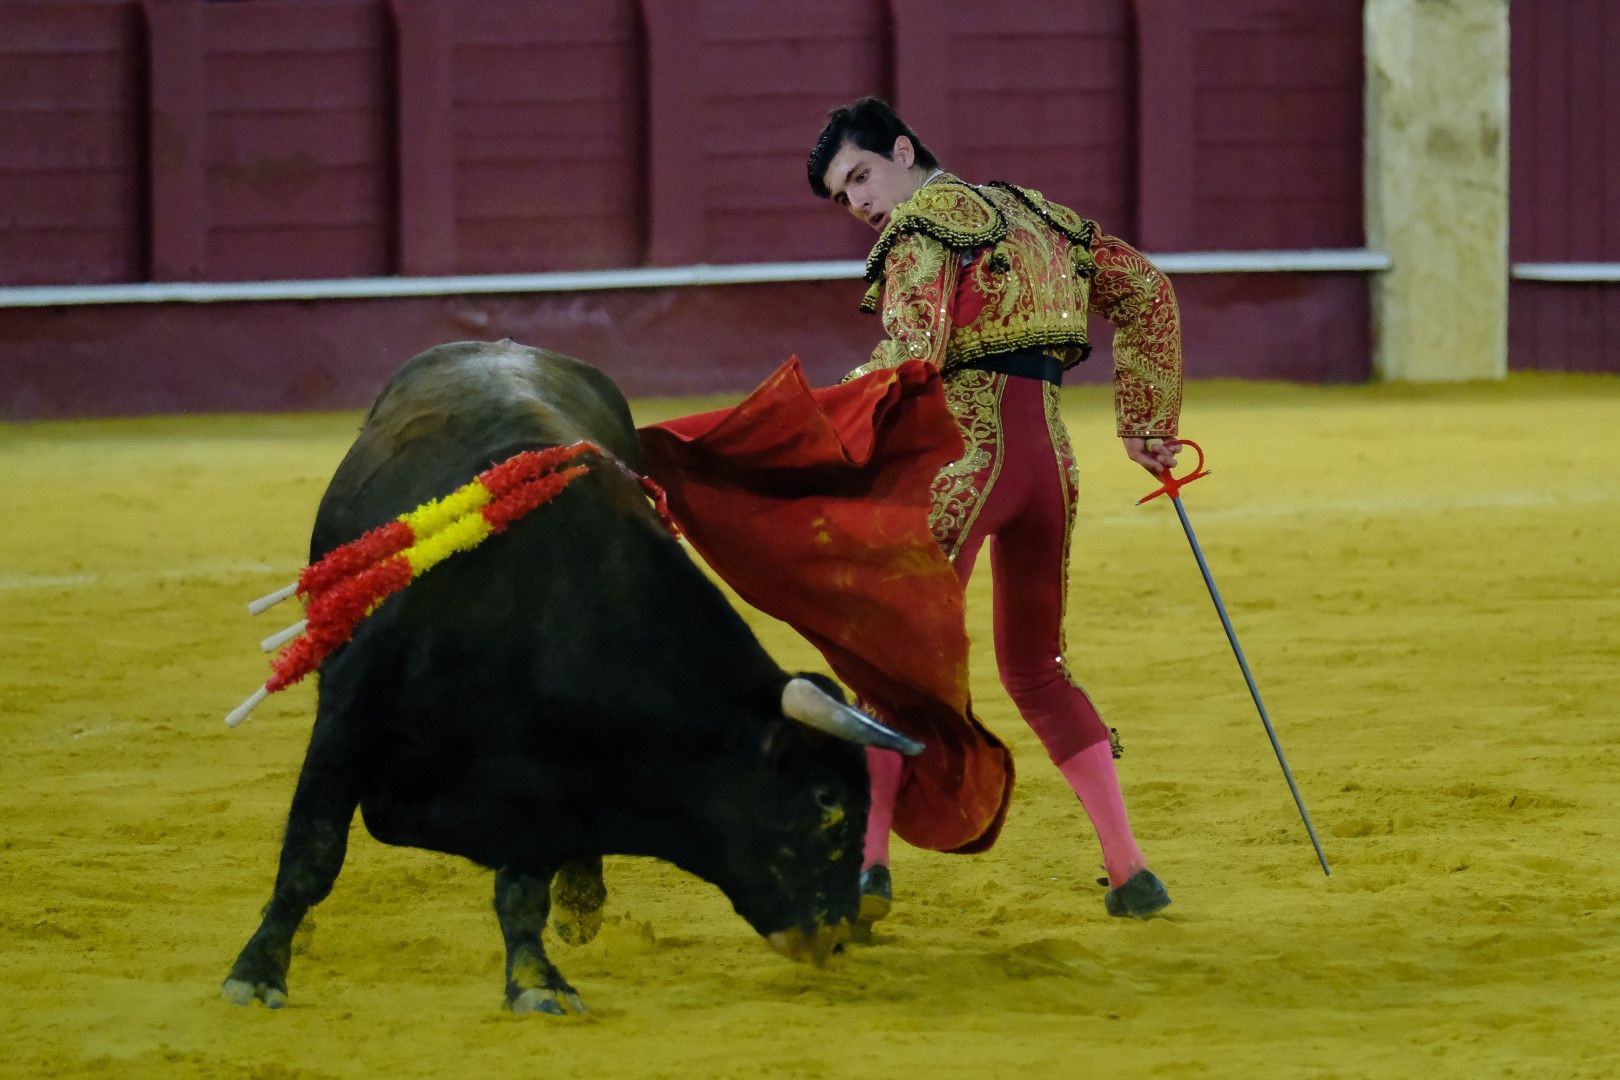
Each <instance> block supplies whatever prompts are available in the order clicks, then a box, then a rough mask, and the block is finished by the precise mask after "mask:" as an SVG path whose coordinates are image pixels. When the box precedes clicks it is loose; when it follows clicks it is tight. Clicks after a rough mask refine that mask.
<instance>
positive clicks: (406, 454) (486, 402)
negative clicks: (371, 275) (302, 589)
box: [310, 340, 639, 561]
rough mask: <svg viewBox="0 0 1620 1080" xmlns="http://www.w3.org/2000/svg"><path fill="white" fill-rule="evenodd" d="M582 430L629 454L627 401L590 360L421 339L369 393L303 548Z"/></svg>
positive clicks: (633, 457)
mask: <svg viewBox="0 0 1620 1080" xmlns="http://www.w3.org/2000/svg"><path fill="white" fill-rule="evenodd" d="M580 439H587V440H590V441H592V442H594V443H596V444H598V445H599V446H602V447H603V448H604V449H606V450H608V451H609V452H611V453H613V454H615V455H616V456H618V457H619V459H620V460H622V461H624V462H625V463H626V464H629V465H630V466H631V467H632V468H634V467H636V466H637V462H638V459H639V447H638V444H637V440H636V433H635V427H634V424H633V422H632V420H631V417H630V409H629V406H628V405H627V404H626V403H625V400H624V396H623V394H621V393H620V392H619V389H618V387H616V386H615V385H614V384H613V382H612V381H611V380H610V379H608V377H607V376H606V375H604V374H603V373H602V372H601V371H599V370H598V369H596V368H595V367H592V366H591V365H589V364H587V363H585V362H584V361H581V360H576V359H574V358H572V357H568V356H564V355H562V354H560V353H554V352H548V351H546V350H542V349H535V348H531V347H529V346H527V345H519V344H517V343H516V342H513V341H510V340H507V341H498V342H478V341H463V342H454V343H451V344H448V345H440V346H437V347H435V348H432V349H429V350H427V351H426V352H423V353H421V354H419V355H417V356H415V357H413V358H412V359H411V360H410V361H408V362H407V363H406V364H405V365H404V366H403V367H402V368H400V370H399V371H398V373H396V374H395V375H394V377H393V378H392V379H391V380H390V381H389V383H388V385H387V386H385V387H384V388H383V391H382V393H381V394H379V395H378V397H377V400H376V402H375V403H374V404H373V405H372V407H371V411H370V413H369V414H367V416H366V421H365V424H364V426H363V427H362V428H361V430H360V434H359V436H358V437H357V438H356V439H355V442H354V445H353V446H352V447H350V449H349V452H348V454H347V455H345V457H344V459H343V461H342V463H341V464H340V465H339V466H338V469H337V471H336V473H335V474H334V475H333V477H332V482H331V484H330V485H328V487H327V491H326V494H325V496H324V497H323V498H322V500H321V505H320V509H319V510H318V511H317V514H316V522H315V530H314V534H313V536H312V537H311V544H310V558H311V560H312V561H313V560H314V559H316V558H319V557H320V556H321V555H324V554H325V553H326V552H327V551H329V550H331V549H332V548H334V547H337V546H338V545H340V544H343V543H346V542H347V541H349V540H352V539H354V538H355V537H357V536H359V535H361V534H362V533H364V532H365V531H366V530H368V529H371V528H374V527H376V526H377V525H380V524H382V523H384V522H386V521H388V520H390V519H392V518H393V517H395V516H397V515H399V514H401V513H405V512H407V511H409V510H411V509H413V508H415V507H417V506H420V505H421V504H422V503H425V502H427V501H428V500H430V499H435V498H440V497H442V496H444V495H446V494H448V493H449V492H451V491H453V490H455V489H456V488H457V487H459V486H461V485H462V484H465V483H466V482H468V481H469V480H471V479H472V478H473V477H475V476H477V475H478V474H479V473H480V472H482V471H483V470H485V469H487V468H488V467H489V466H490V465H492V464H494V463H495V462H497V461H501V460H504V459H505V458H507V457H509V456H511V455H512V454H515V453H518V452H520V451H522V450H527V449H533V448H536V447H543V446H556V445H562V444H566V443H571V442H575V441H578V440H580Z"/></svg>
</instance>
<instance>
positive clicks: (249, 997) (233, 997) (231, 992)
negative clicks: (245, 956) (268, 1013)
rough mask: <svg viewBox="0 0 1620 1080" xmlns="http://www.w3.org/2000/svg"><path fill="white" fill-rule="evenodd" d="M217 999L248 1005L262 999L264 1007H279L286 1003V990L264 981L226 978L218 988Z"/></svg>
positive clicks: (233, 1003)
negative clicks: (254, 981) (255, 982)
mask: <svg viewBox="0 0 1620 1080" xmlns="http://www.w3.org/2000/svg"><path fill="white" fill-rule="evenodd" d="M219 1000H221V1001H223V1002H226V1003H228V1004H231V1005H249V1004H252V1003H253V1002H254V1001H255V1000H257V1001H262V1002H264V1004H265V1007H266V1008H270V1009H279V1008H281V1007H282V1006H283V1005H285V1004H287V991H285V990H279V989H277V988H276V987H274V986H269V985H267V984H265V983H259V984H258V985H256V986H255V985H254V984H253V983H250V982H246V981H244V980H242V979H226V980H225V985H224V986H222V987H220V988H219Z"/></svg>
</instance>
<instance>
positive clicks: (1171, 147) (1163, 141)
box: [1133, 0, 1197, 251]
mask: <svg viewBox="0 0 1620 1080" xmlns="http://www.w3.org/2000/svg"><path fill="white" fill-rule="evenodd" d="M1135 4H1136V18H1137V86H1136V93H1137V131H1136V137H1137V157H1136V161H1137V189H1136V205H1137V214H1138V218H1137V222H1136V225H1135V228H1134V231H1133V235H1134V239H1135V241H1136V243H1137V245H1138V246H1140V247H1146V248H1153V249H1157V250H1160V251H1182V250H1185V249H1187V248H1189V247H1191V246H1192V245H1193V242H1194V237H1195V235H1196V233H1197V225H1196V219H1195V217H1194V191H1193V181H1194V178H1195V177H1196V176H1197V172H1196V170H1195V165H1196V163H1197V159H1196V154H1195V149H1196V145H1197V144H1196V133H1195V131H1194V129H1193V117H1194V100H1195V99H1194V77H1195V72H1196V65H1195V62H1194V61H1195V50H1194V37H1193V15H1194V12H1193V10H1192V6H1191V4H1190V3H1189V0H1135Z"/></svg>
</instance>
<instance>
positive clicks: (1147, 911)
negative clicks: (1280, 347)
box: [1103, 870, 1170, 919]
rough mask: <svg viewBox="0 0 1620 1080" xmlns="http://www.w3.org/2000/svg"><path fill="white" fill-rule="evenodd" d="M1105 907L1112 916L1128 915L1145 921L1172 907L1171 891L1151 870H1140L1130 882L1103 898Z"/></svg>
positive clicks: (1132, 876)
mask: <svg viewBox="0 0 1620 1080" xmlns="http://www.w3.org/2000/svg"><path fill="white" fill-rule="evenodd" d="M1103 906H1104V907H1106V908H1107V909H1108V914H1110V915H1128V916H1130V917H1131V918H1133V919H1145V918H1147V917H1148V916H1149V915H1152V914H1153V913H1155V912H1158V911H1163V910H1164V909H1165V908H1167V907H1169V906H1170V891H1169V890H1168V889H1166V888H1165V887H1164V882H1162V881H1160V880H1159V879H1158V878H1157V877H1155V876H1154V875H1153V871H1151V870H1138V871H1137V872H1136V873H1134V874H1132V875H1131V877H1130V880H1129V881H1127V882H1125V884H1123V885H1121V886H1120V887H1119V888H1117V889H1109V890H1108V895H1107V896H1105V897H1103Z"/></svg>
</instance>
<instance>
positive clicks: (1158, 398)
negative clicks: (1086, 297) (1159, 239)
mask: <svg viewBox="0 0 1620 1080" xmlns="http://www.w3.org/2000/svg"><path fill="white" fill-rule="evenodd" d="M1092 256H1093V257H1094V258H1095V259H1096V261H1097V276H1096V278H1095V279H1094V280H1093V282H1092V285H1091V310H1093V311H1097V312H1100V313H1101V314H1103V315H1105V316H1106V317H1107V318H1108V321H1109V322H1111V323H1113V324H1114V413H1115V419H1116V420H1117V421H1118V424H1119V435H1120V437H1121V438H1125V437H1137V438H1142V437H1145V436H1149V435H1157V436H1173V435H1175V433H1176V424H1177V421H1178V420H1179V419H1180V417H1181V392H1182V375H1181V315H1180V313H1179V311H1178V310H1177V307H1176V294H1175V290H1174V289H1172V288H1171V287H1170V280H1169V279H1168V278H1166V277H1165V276H1164V275H1163V274H1162V273H1160V272H1159V268H1158V267H1156V266H1154V265H1153V264H1152V263H1151V262H1149V261H1148V260H1147V257H1146V256H1144V255H1143V254H1142V253H1141V252H1140V251H1137V250H1136V249H1135V248H1133V247H1131V245H1129V244H1127V243H1125V241H1123V240H1119V239H1116V238H1115V237H1112V236H1101V237H1099V238H1098V239H1097V243H1096V246H1095V247H1093V248H1092Z"/></svg>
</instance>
